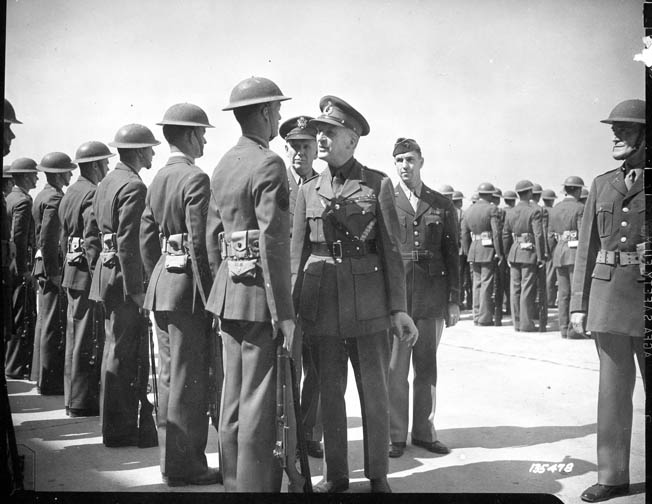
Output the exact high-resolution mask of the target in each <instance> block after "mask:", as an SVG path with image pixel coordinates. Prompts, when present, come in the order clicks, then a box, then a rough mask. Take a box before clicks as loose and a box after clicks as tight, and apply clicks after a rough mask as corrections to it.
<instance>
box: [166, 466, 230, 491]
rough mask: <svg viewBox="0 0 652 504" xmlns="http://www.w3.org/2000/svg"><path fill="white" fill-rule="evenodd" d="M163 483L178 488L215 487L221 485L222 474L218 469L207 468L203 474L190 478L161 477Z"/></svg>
mask: <svg viewBox="0 0 652 504" xmlns="http://www.w3.org/2000/svg"><path fill="white" fill-rule="evenodd" d="M162 477H163V483H165V484H166V485H167V486H169V487H180V486H187V485H198V486H202V485H216V484H220V485H221V484H222V472H221V471H220V470H219V469H215V468H213V467H208V468H207V469H206V470H205V471H204V472H203V473H201V474H198V475H196V476H191V477H188V478H186V477H174V476H172V477H168V476H166V475H162Z"/></svg>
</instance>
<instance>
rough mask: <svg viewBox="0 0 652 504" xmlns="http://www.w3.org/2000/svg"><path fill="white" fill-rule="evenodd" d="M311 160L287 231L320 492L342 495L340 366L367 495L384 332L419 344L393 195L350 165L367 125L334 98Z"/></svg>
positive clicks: (379, 408) (385, 362) (380, 411)
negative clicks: (317, 404) (353, 409)
mask: <svg viewBox="0 0 652 504" xmlns="http://www.w3.org/2000/svg"><path fill="white" fill-rule="evenodd" d="M319 108H320V110H321V114H320V115H319V117H317V118H316V119H314V120H312V121H310V124H312V125H314V126H315V127H316V128H317V131H318V134H317V148H318V155H319V158H320V159H322V160H323V161H326V163H328V168H327V169H325V170H324V171H322V172H321V174H320V175H319V176H318V177H314V178H312V179H310V180H308V181H307V182H306V183H305V184H304V185H302V186H301V189H300V190H299V195H298V197H297V205H296V207H295V216H294V227H293V230H292V273H293V276H294V275H296V276H297V277H296V283H295V288H294V298H295V303H296V306H298V307H299V308H298V311H299V319H300V322H301V324H302V326H303V328H304V332H305V333H306V334H309V337H310V338H311V339H312V341H316V342H317V347H318V353H319V369H320V372H321V401H322V409H323V411H324V412H328V413H327V414H325V415H324V416H323V418H322V420H323V423H324V452H325V457H326V464H325V473H326V474H325V475H324V476H325V477H324V479H323V480H322V481H321V482H320V483H319V484H317V485H316V487H315V490H316V491H320V492H329V493H330V492H341V491H344V490H346V489H347V488H348V487H349V468H348V455H347V452H348V447H347V440H346V407H345V401H344V392H345V390H346V374H347V362H348V359H350V360H351V364H352V365H353V368H354V369H355V375H356V380H357V382H358V392H359V395H360V402H361V405H362V425H363V436H364V474H365V476H366V477H367V478H369V479H370V480H371V490H372V491H373V492H389V491H391V490H390V488H389V484H388V482H387V471H388V464H389V459H388V454H387V440H388V439H389V415H388V411H389V404H388V391H387V369H388V366H389V356H390V340H389V338H388V337H387V330H388V329H390V328H391V329H392V331H393V332H394V333H396V334H397V336H398V337H399V339H401V340H404V341H405V343H406V344H408V345H410V344H412V343H414V342H415V341H416V338H417V337H418V332H417V329H416V327H415V325H414V323H413V322H412V319H411V318H410V317H409V315H408V314H407V313H406V310H407V306H406V297H405V276H404V269H403V262H402V259H401V255H400V251H399V248H398V241H397V239H396V237H395V236H394V235H393V234H392V232H391V230H392V229H394V228H395V226H396V225H397V223H396V221H397V215H396V208H395V206H394V197H393V188H392V184H391V181H390V179H389V178H388V177H387V176H386V175H385V174H384V173H381V172H378V171H376V170H371V169H369V168H366V167H364V166H363V165H362V164H360V163H359V162H358V161H357V160H356V159H355V157H354V152H355V149H356V147H357V145H358V141H359V139H360V137H361V136H365V135H368V134H369V124H368V123H367V120H366V119H365V118H364V117H363V116H362V114H360V112H358V111H357V110H356V109H355V108H353V107H352V106H351V105H349V104H348V103H347V102H345V101H344V100H342V99H341V98H338V97H336V96H332V95H328V96H324V97H323V98H322V99H321V100H320V102H319Z"/></svg>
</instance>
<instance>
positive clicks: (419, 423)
mask: <svg viewBox="0 0 652 504" xmlns="http://www.w3.org/2000/svg"><path fill="white" fill-rule="evenodd" d="M392 155H393V156H394V165H395V166H396V170H397V172H398V176H399V183H398V184H397V185H396V186H395V188H394V191H395V192H394V195H395V197H396V198H395V199H396V212H397V213H398V226H397V227H396V228H395V230H394V235H395V237H396V238H397V241H398V244H399V250H400V252H401V256H402V257H403V266H404V267H405V283H406V289H407V303H408V314H409V315H410V316H411V317H412V318H413V319H414V321H415V323H416V325H417V329H418V330H419V339H418V340H417V342H416V344H415V345H414V349H413V348H412V347H411V346H410V345H408V344H406V343H405V342H402V341H400V339H399V338H398V337H396V336H394V338H393V342H392V356H391V359H390V361H389V407H390V409H389V415H390V416H389V419H390V423H389V429H390V441H391V446H390V450H389V456H390V457H400V456H401V455H402V454H403V450H404V449H405V446H406V440H407V435H408V418H409V398H410V386H409V382H408V373H409V371H410V360H412V363H413V367H414V381H413V383H414V387H413V390H412V397H413V403H414V408H413V415H412V444H413V445H415V446H420V447H422V448H425V449H426V450H428V451H430V452H433V453H439V454H447V453H449V452H450V450H449V448H448V447H447V446H446V445H445V444H444V443H442V442H441V441H440V440H439V439H438V436H437V431H436V429H435V425H434V418H435V410H436V404H437V395H436V390H437V348H438V346H439V342H440V341H441V337H442V333H443V331H444V324H445V325H447V326H454V325H455V324H456V323H457V321H458V320H459V316H460V309H459V285H460V282H459V277H458V275H459V268H460V265H459V252H458V247H459V245H458V243H459V239H458V232H459V226H458V222H457V211H456V208H455V207H454V206H453V203H452V200H451V197H452V196H453V188H452V187H451V186H444V187H442V188H443V189H444V190H445V191H446V192H449V193H450V194H449V196H446V195H444V194H441V193H439V192H437V191H433V190H432V189H430V188H429V187H427V186H426V185H425V184H424V183H423V182H422V180H421V170H422V167H423V164H424V158H423V156H422V154H421V147H420V146H419V144H418V143H417V142H416V141H415V140H412V139H407V140H406V139H403V138H399V139H398V140H397V142H396V144H395V145H394V149H393V152H392Z"/></svg>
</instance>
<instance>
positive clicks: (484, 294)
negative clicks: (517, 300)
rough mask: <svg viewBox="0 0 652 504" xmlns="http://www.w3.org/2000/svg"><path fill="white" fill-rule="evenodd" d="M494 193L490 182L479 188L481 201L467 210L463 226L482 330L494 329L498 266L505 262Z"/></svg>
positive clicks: (475, 320)
mask: <svg viewBox="0 0 652 504" xmlns="http://www.w3.org/2000/svg"><path fill="white" fill-rule="evenodd" d="M495 190H496V188H495V187H494V185H493V184H491V183H489V182H483V183H482V184H480V185H479V186H478V190H477V194H478V201H477V203H475V204H473V205H471V207H470V208H468V209H467V210H466V213H465V215H464V221H463V222H462V247H463V248H464V251H465V252H466V255H467V257H468V261H469V264H470V265H471V269H472V272H473V273H472V274H473V323H474V324H475V325H481V326H490V325H494V281H495V274H496V264H497V262H500V261H501V260H502V258H503V249H502V243H501V240H500V215H499V213H498V208H497V207H496V205H494V204H493V198H494V192H495ZM495 322H496V323H498V322H499V321H497V320H496V321H495Z"/></svg>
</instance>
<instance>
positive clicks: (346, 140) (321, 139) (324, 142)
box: [317, 125, 353, 163]
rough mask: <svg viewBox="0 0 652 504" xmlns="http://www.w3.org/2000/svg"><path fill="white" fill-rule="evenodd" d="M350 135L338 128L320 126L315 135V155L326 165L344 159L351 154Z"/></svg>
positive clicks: (343, 129)
mask: <svg viewBox="0 0 652 504" xmlns="http://www.w3.org/2000/svg"><path fill="white" fill-rule="evenodd" d="M352 151H353V149H352V140H351V134H350V132H349V131H348V130H346V129H345V128H340V127H339V126H329V125H320V126H318V133H317V155H318V156H319V159H323V160H324V161H326V162H327V163H328V162H329V161H332V160H339V159H342V158H345V157H346V156H347V154H348V153H349V152H352Z"/></svg>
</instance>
